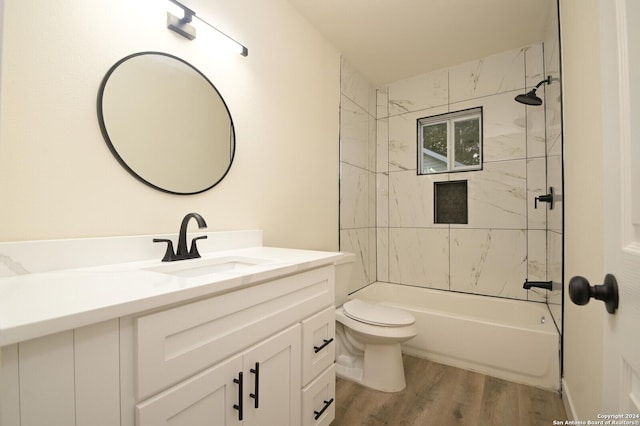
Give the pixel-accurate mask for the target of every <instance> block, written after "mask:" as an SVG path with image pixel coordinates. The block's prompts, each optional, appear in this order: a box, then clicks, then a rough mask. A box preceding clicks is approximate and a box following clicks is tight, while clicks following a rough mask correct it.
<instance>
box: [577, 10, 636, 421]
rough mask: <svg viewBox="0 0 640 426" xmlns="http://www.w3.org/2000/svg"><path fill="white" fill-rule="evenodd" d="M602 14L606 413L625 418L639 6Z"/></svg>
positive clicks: (631, 389)
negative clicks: (609, 290) (610, 280)
mask: <svg viewBox="0 0 640 426" xmlns="http://www.w3.org/2000/svg"><path fill="white" fill-rule="evenodd" d="M600 16H601V18H600V24H601V28H600V40H601V55H602V57H601V63H602V84H601V85H602V99H603V109H602V111H603V131H604V132H603V137H604V151H603V156H604V167H605V168H604V174H605V182H604V192H605V198H604V201H605V206H604V209H605V210H604V211H605V270H606V272H608V273H611V274H613V275H615V277H616V279H617V282H618V287H619V292H620V293H619V296H620V302H619V308H618V310H617V312H616V313H615V314H614V315H609V314H607V313H606V311H605V310H604V306H603V312H604V315H605V320H604V354H603V359H604V377H603V387H604V389H603V395H604V401H603V410H604V411H605V413H603V414H621V415H625V414H630V413H636V414H637V413H640V1H638V0H600ZM585 89H586V90H585V97H587V98H588V92H589V90H592V88H585ZM586 100H587V101H588V99H586ZM594 207H595V206H594ZM601 282H602V281H600V282H599V283H601ZM599 283H598V284H599ZM592 284H593V283H592ZM591 303H601V302H595V301H593V302H591ZM634 420H637V417H636V418H635V419H634Z"/></svg>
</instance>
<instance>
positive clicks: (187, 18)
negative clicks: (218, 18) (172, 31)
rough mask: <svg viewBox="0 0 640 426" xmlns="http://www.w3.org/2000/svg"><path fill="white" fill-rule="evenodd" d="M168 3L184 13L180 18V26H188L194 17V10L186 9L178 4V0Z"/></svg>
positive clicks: (171, 0)
mask: <svg viewBox="0 0 640 426" xmlns="http://www.w3.org/2000/svg"><path fill="white" fill-rule="evenodd" d="M169 1H170V2H171V3H173V4H175V5H176V6H178V7H179V8H181V9H182V10H183V11H184V16H183V17H182V18H180V23H181V24H188V23H190V22H191V21H193V17H194V16H196V12H195V10H193V9H190V8H188V7H187V6H185V5H184V4H182V3H180V2H179V1H178V0H169Z"/></svg>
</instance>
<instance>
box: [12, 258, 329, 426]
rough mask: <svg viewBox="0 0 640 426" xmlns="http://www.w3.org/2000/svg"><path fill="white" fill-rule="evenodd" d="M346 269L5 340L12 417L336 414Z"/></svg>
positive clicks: (79, 421) (112, 420) (155, 421)
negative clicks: (339, 282) (338, 329)
mask: <svg viewBox="0 0 640 426" xmlns="http://www.w3.org/2000/svg"><path fill="white" fill-rule="evenodd" d="M334 275H335V273H334V267H333V265H332V264H328V265H325V266H319V267H315V268H313V269H307V270H304V269H301V270H300V271H295V272H293V273H291V272H290V273H289V274H287V275H285V276H281V275H279V274H277V273H275V272H274V273H272V274H270V275H266V276H264V279H263V280H262V281H260V282H257V283H256V282H250V283H248V284H247V285H244V286H243V285H240V286H238V287H236V288H234V289H231V290H229V291H226V292H224V293H222V294H214V295H212V296H210V297H207V296H204V297H200V298H197V299H190V300H188V301H185V302H182V303H174V304H172V305H170V306H160V307H157V308H154V309H152V310H146V311H144V312H140V313H137V314H130V315H126V316H122V317H120V318H113V319H111V320H108V321H105V322H101V323H96V324H92V325H88V326H83V327H79V328H76V329H70V330H67V331H63V332H60V333H57V334H55V335H51V336H44V337H39V338H36V339H32V340H29V341H25V342H19V343H16V344H12V345H9V346H5V347H2V348H0V350H1V351H2V352H1V353H0V354H1V355H0V390H1V391H2V394H1V395H0V425H2V426H32V425H41V424H47V425H50V426H70V425H75V426H83V425H91V426H102V425H104V426H108V425H114V426H118V425H119V426H161V425H169V424H171V425H189V426H198V425H201V424H202V425H261V426H266V425H269V426H270V425H278V426H286V425H291V426H294V425H296V426H297V425H328V424H329V423H331V421H332V420H333V418H334V399H335V370H334V368H333V361H334V356H335V355H334V346H335V342H334V341H333V338H334V332H335V330H334V327H335V322H334V321H335V319H334V307H333V303H334V280H335V277H334ZM240 383H242V389H240V387H241V386H240ZM256 405H257V407H256ZM241 411H242V419H240V414H241Z"/></svg>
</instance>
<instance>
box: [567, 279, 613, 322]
mask: <svg viewBox="0 0 640 426" xmlns="http://www.w3.org/2000/svg"><path fill="white" fill-rule="evenodd" d="M569 297H570V298H571V301H572V302H573V303H575V304H576V305H586V304H587V303H589V299H591V298H592V297H593V298H595V299H597V300H602V301H603V302H604V306H605V307H606V308H607V312H609V313H610V314H614V313H615V312H616V309H618V283H617V281H616V277H614V276H613V275H611V274H607V275H605V277H604V284H601V285H594V286H593V287H592V286H590V285H589V281H588V280H587V279H586V278H585V277H581V276H575V277H573V278H571V280H570V281H569Z"/></svg>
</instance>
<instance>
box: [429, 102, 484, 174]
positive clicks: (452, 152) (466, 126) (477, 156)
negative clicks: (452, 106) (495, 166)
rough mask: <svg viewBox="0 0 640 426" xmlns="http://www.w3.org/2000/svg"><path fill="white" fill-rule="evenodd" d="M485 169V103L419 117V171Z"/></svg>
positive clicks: (447, 171)
mask: <svg viewBox="0 0 640 426" xmlns="http://www.w3.org/2000/svg"><path fill="white" fill-rule="evenodd" d="M480 169H482V107H478V108H472V109H467V110H463V111H456V112H450V113H447V114H441V115H434V116H431V117H424V118H420V119H418V174H421V175H428V174H434V173H450V172H462V171H468V170H480Z"/></svg>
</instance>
